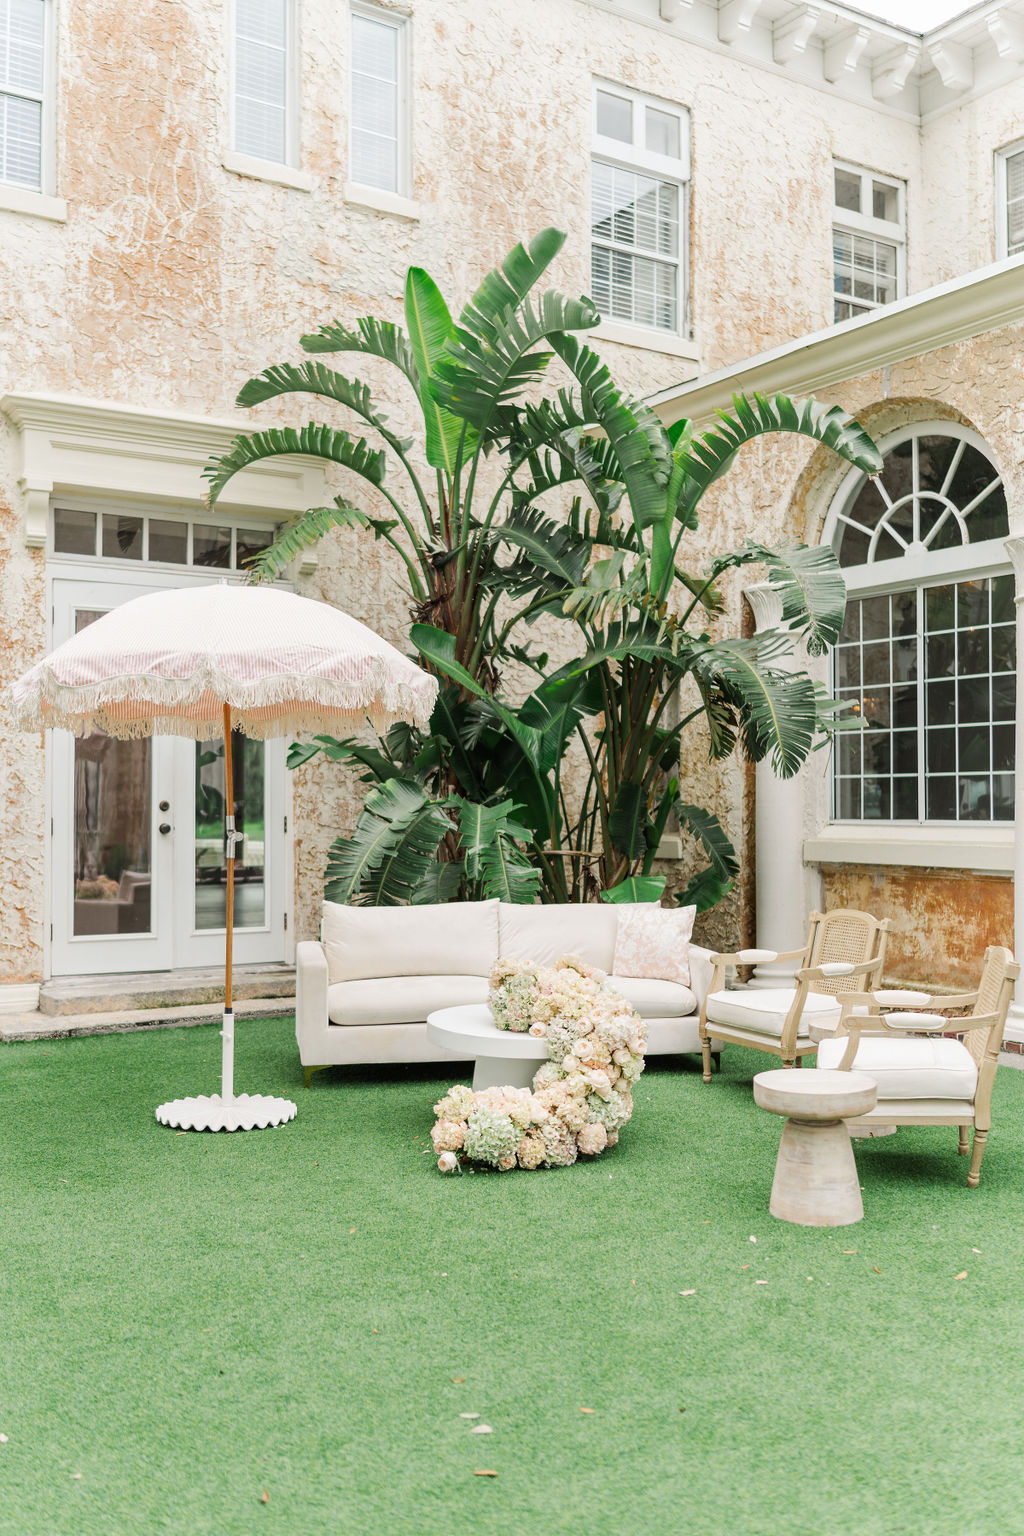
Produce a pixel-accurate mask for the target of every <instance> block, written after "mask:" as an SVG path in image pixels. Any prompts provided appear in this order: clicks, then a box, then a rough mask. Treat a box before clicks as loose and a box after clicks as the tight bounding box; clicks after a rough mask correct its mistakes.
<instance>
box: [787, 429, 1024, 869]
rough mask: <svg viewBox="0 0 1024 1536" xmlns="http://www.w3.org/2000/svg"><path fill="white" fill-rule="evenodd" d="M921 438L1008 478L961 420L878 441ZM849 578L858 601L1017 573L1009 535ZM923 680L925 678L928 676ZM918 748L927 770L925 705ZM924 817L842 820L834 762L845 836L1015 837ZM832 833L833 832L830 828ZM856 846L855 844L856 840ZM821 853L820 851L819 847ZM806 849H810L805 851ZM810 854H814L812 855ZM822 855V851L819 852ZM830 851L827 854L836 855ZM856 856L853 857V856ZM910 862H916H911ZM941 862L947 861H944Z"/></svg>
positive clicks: (830, 537)
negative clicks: (949, 444)
mask: <svg viewBox="0 0 1024 1536" xmlns="http://www.w3.org/2000/svg"><path fill="white" fill-rule="evenodd" d="M919 437H950V438H957V439H960V440H962V441H963V442H965V443H966V444H968V445H969V446H970V447H972V448H976V449H977V450H978V451H979V452H980V453H983V454H984V455H985V457H986V458H987V459H988V460H989V462H990V463H992V464H993V467H994V468H995V470H996V473H997V475H998V476H999V478H1000V479H1002V475H1001V472H1000V470H999V467H998V465H996V464H995V460H994V458H993V454H992V449H991V447H990V446H989V444H988V443H986V441H985V440H984V438H983V437H981V436H980V435H979V434H978V433H977V432H974V431H972V430H971V429H970V428H969V427H964V426H961V425H960V424H959V423H958V422H955V421H923V422H914V423H913V424H911V425H909V426H905V427H900V428H898V429H897V430H896V431H894V432H891V433H889V434H888V435H887V436H886V437H883V438H880V439H879V441H878V447H879V451H880V452H881V454H882V455H883V457H884V456H885V455H886V454H888V453H890V452H891V451H892V450H893V449H894V448H896V447H898V446H899V445H900V444H901V443H904V442H907V441H908V440H909V439H911V438H919ZM862 484H863V473H862V471H860V470H857V469H851V470H850V472H849V474H847V475H845V476H844V477H843V482H842V484H841V485H840V487H839V489H838V491H837V492H836V494H835V496H834V497H833V500H832V504H831V506H830V507H829V511H828V514H827V516H826V518H825V525H824V528H823V530H822V535H821V543H822V545H824V546H826V547H829V548H832V547H833V544H834V540H835V537H836V533H837V530H838V528H839V526H840V522H841V517H842V514H843V513H844V512H845V511H846V510H847V508H848V507H849V506H850V505H851V502H852V500H853V497H854V493H855V491H857V490H858V489H859V488H860V486H861V485H862ZM842 569H843V579H844V581H845V582H846V591H847V596H848V597H849V598H853V599H859V598H863V597H874V596H882V595H885V594H888V593H897V592H908V591H914V592H916V593H918V594H919V593H921V592H923V591H924V590H925V589H926V588H927V587H930V586H937V585H945V584H948V583H952V584H958V583H960V582H964V581H971V580H973V579H983V578H985V577H994V576H1009V575H1012V566H1011V565H1010V563H1009V561H1008V559H1007V554H1006V544H1005V540H1004V538H1003V537H998V538H994V539H984V540H980V541H979V542H978V543H975V544H961V545H956V546H954V547H953V548H951V549H944V550H935V551H934V552H931V551H928V552H924V553H922V552H920V551H918V550H916V549H914V548H913V547H911V550H910V551H908V553H907V554H906V555H904V556H902V557H901V558H898V559H892V560H876V561H873V562H871V563H869V564H867V565H854V566H844V567H843V568H842ZM921 626H922V616H921V613H920V612H918V636H919V638H920V635H921ZM922 681H923V679H922ZM834 685H835V674H834V672H833V673H832V674H831V675H830V687H832V688H833V691H834ZM916 730H917V737H918V742H917V750H918V758H919V765H920V771H922V772H923V762H924V757H923V754H924V729H923V722H922V719H921V708H920V705H919V709H918V724H917V727H916ZM918 809H919V815H918V817H917V818H916V820H911V821H908V820H902V821H899V820H895V819H890V820H883V819H881V818H874V817H871V818H864V817H861V818H852V819H851V818H842V817H840V816H838V815H837V813H836V770H835V767H834V765H833V767H832V772H831V774H830V787H829V813H828V827H829V828H833V829H835V831H836V833H838V834H839V836H840V837H842V836H843V835H846V834H850V835H851V837H852V839H854V840H855V839H857V838H858V837H860V838H871V837H872V836H873V837H875V838H878V837H884V835H885V834H886V831H887V829H893V830H894V831H895V833H896V834H897V836H899V837H906V836H908V835H909V836H911V837H913V836H915V835H917V836H920V837H924V838H937V839H940V840H941V839H948V838H951V837H952V838H962V839H963V840H964V842H965V844H966V843H970V842H972V841H973V840H975V839H976V838H977V836H978V834H979V833H980V834H982V836H983V838H985V837H987V838H988V839H990V840H991V839H997V840H998V839H1000V838H1002V837H1004V836H1006V835H1012V829H1013V823H1012V821H1006V820H999V821H995V820H993V821H971V820H967V819H961V820H956V821H948V820H947V821H942V820H937V819H932V820H930V819H929V818H928V816H927V814H926V811H927V804H923V805H919V808H918ZM824 835H825V837H826V838H827V837H828V835H829V834H828V830H826V831H825V834H824ZM851 846H855V842H851ZM819 851H820V850H819ZM805 853H806V850H805ZM807 856H808V857H810V856H811V854H807ZM815 856H817V855H815ZM831 856H832V855H831V854H827V853H826V854H824V855H822V857H831ZM850 856H851V857H852V856H853V855H850ZM909 862H914V861H913V860H910V861H909ZM939 862H940V864H941V862H942V861H941V860H939Z"/></svg>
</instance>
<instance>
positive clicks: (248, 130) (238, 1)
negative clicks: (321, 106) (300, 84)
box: [233, 0, 294, 165]
mask: <svg viewBox="0 0 1024 1536" xmlns="http://www.w3.org/2000/svg"><path fill="white" fill-rule="evenodd" d="M293 3H294V0H235V96H234V146H233V147H234V148H235V150H236V151H237V152H238V153H239V154H240V155H251V156H253V158H254V159H257V160H269V161H273V162H274V163H275V164H278V165H285V164H287V163H289V162H290V160H291V159H292V158H293V156H292V152H291V151H292V144H291V142H290V141H291V140H292V138H293V137H294V135H293V133H292V125H291V119H292V116H293V105H292V100H291V97H292V94H293V88H292V80H291V75H292V69H293V61H292V39H291V33H292V4H293Z"/></svg>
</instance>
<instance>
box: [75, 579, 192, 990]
mask: <svg viewBox="0 0 1024 1536" xmlns="http://www.w3.org/2000/svg"><path fill="white" fill-rule="evenodd" d="M138 595H139V589H138V587H136V586H134V585H130V584H128V583H125V584H121V583H109V584H108V583H96V584H93V583H88V584H85V583H81V582H72V581H63V580H58V581H55V582H54V584H53V597H54V604H53V608H54V636H53V638H54V643H55V644H59V643H60V642H61V641H63V640H65V639H67V638H69V637H70V636H71V635H73V634H78V633H79V632H80V631H81V630H83V629H85V628H87V626H88V625H90V624H93V623H95V622H96V620H97V619H98V618H100V617H101V616H102V615H103V614H104V613H106V612H108V611H109V610H110V609H111V608H115V607H117V606H118V605H119V604H120V603H122V602H127V601H128V600H130V599H131V598H133V597H137V596H138ZM48 742H49V745H48V773H49V776H50V780H51V803H52V815H53V841H52V845H51V859H50V877H51V882H50V883H51V892H52V894H51V910H52V953H51V970H52V972H53V974H54V975H78V974H82V975H88V974H93V973H97V972H105V971H130V970H138V971H149V970H163V969H166V968H167V967H169V966H170V965H171V963H172V961H171V935H170V924H169V922H168V921H167V899H168V894H169V892H168V880H169V875H170V857H169V855H170V848H169V846H168V843H167V839H166V837H163V836H161V835H160V832H159V831H158V830H157V827H156V825H155V820H156V817H155V806H154V800H155V795H154V779H155V778H157V779H159V780H160V782H161V783H165V782H166V781H167V780H168V778H169V771H170V768H171V766H172V760H171V752H172V750H173V749H172V744H171V743H169V742H166V741H161V740H160V739H159V738H152V737H143V738H141V739H140V740H137V741H118V740H117V739H116V738H115V737H113V736H107V735H106V734H105V733H104V732H103V731H92V732H91V733H90V734H89V735H88V736H83V737H79V738H76V737H72V736H71V735H70V734H69V733H68V732H67V731H52V732H50V733H49V737H48ZM161 825H162V826H166V823H165V822H161ZM168 830H169V828H168Z"/></svg>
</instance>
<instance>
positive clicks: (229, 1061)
mask: <svg viewBox="0 0 1024 1536" xmlns="http://www.w3.org/2000/svg"><path fill="white" fill-rule="evenodd" d="M224 843H225V853H226V857H227V910H226V912H225V916H224V1028H223V1030H222V1032H221V1033H222V1046H221V1089H220V1096H221V1103H222V1104H230V1103H231V1101H232V1100H233V1099H234V1096H235V1015H234V1009H233V1008H232V1004H231V950H232V940H233V938H234V927H235V784H234V775H233V773H232V768H231V706H230V704H225V705H224Z"/></svg>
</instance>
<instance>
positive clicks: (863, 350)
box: [649, 256, 1024, 423]
mask: <svg viewBox="0 0 1024 1536" xmlns="http://www.w3.org/2000/svg"><path fill="white" fill-rule="evenodd" d="M1021 319H1024V256H1013V257H1011V258H1010V259H1009V260H1008V261H1000V262H997V263H996V264H995V265H994V266H991V267H982V268H981V269H980V270H979V271H977V272H971V273H969V274H968V276H967V277H958V278H955V279H954V280H953V281H952V282H949V283H941V284H939V286H938V287H936V288H929V289H927V290H926V291H925V292H924V293H918V294H914V295H913V297H911V298H909V299H901V300H900V301H899V302H898V303H896V304H889V305H887V306H886V307H885V308H884V309H879V310H876V311H875V312H874V313H873V314H870V315H864V316H862V317H860V318H859V319H856V320H845V321H843V323H842V324H841V325H834V326H829V327H828V329H827V330H823V331H815V332H813V333H812V334H811V335H808V336H801V337H800V338H798V340H796V341H788V342H786V343H785V344H784V345H783V346H781V347H774V348H773V349H772V350H771V351H769V352H761V353H759V354H758V355H757V356H755V357H749V358H744V359H743V361H741V362H738V363H734V364H732V365H731V367H729V368H721V369H719V370H718V371H717V372H715V373H709V374H705V375H704V376H703V377H702V378H698V379H694V380H693V381H690V382H686V383H681V384H677V385H674V386H671V387H670V388H668V389H663V390H661V391H659V392H658V393H657V394H655V395H652V396H651V397H650V399H649V404H651V405H653V406H654V408H655V409H656V410H657V411H658V414H659V415H660V416H661V417H662V418H663V420H664V421H665V422H667V423H672V422H674V421H678V420H679V419H680V418H681V417H683V416H686V417H689V418H690V419H691V420H695V421H706V420H707V419H708V417H710V416H712V415H713V413H714V412H715V410H716V409H717V408H718V407H719V406H723V407H724V406H728V404H729V402H730V401H731V399H732V396H733V395H734V394H735V393H736V392H737V391H739V390H742V391H743V392H744V393H747V394H749V393H751V392H752V391H754V390H760V391H762V392H764V393H766V394H774V393H776V392H777V391H779V390H783V391H785V392H786V393H788V394H798V395H802V394H807V393H809V392H811V391H813V390H817V389H825V388H828V387H829V386H830V385H834V384H840V383H844V382H846V381H847V380H849V379H854V378H857V377H859V376H860V375H862V374H865V373H873V372H875V371H876V370H877V369H879V368H882V367H885V366H886V365H888V364H891V363H899V362H903V361H904V360H905V359H906V358H910V357H918V356H920V355H921V354H922V353H925V352H934V351H935V350H936V349H937V348H939V347H945V346H949V345H950V344H951V343H952V342H954V341H963V340H965V339H967V338H970V337H973V336H980V335H983V334H984V333H985V332H986V331H992V330H996V329H997V328H998V327H999V326H1002V325H1010V324H1012V323H1013V322H1014V321H1017V320H1021Z"/></svg>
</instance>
